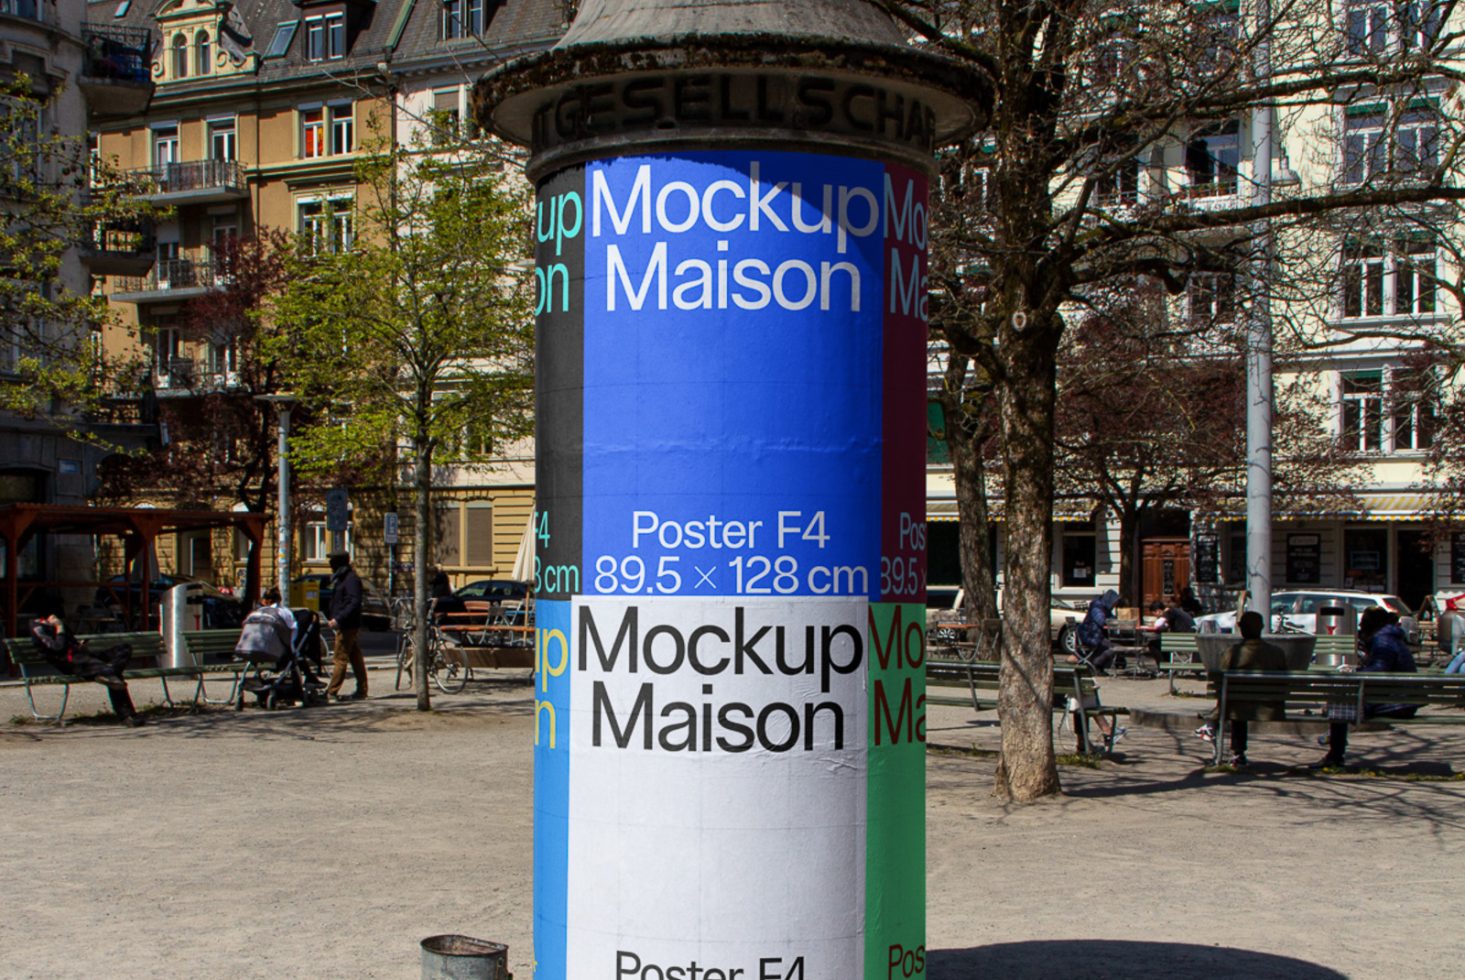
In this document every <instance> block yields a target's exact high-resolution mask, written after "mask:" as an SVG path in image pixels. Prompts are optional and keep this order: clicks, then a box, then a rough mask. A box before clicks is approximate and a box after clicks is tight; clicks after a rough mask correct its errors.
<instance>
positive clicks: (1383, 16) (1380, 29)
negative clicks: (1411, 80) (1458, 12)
mask: <svg viewBox="0 0 1465 980" xmlns="http://www.w3.org/2000/svg"><path fill="white" fill-rule="evenodd" d="M1441 8H1442V4H1441V0H1348V2H1347V7H1346V13H1345V17H1344V32H1345V38H1346V45H1347V49H1348V53H1349V54H1350V55H1354V56H1355V57H1360V58H1362V57H1381V56H1386V55H1392V54H1395V53H1398V52H1400V51H1417V50H1422V49H1426V48H1429V47H1430V46H1431V45H1433V44H1434V43H1435V41H1437V40H1438V39H1439V36H1440V27H1441V24H1442V20H1443V17H1442V9H1441Z"/></svg>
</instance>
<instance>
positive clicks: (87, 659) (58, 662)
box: [31, 612, 146, 728]
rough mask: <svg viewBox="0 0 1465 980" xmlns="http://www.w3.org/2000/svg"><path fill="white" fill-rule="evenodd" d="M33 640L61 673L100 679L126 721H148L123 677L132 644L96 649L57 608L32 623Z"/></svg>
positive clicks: (133, 724) (131, 723)
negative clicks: (76, 633)
mask: <svg viewBox="0 0 1465 980" xmlns="http://www.w3.org/2000/svg"><path fill="white" fill-rule="evenodd" d="M31 642H32V643H34V644H35V645H36V648H37V649H39V650H40V652H41V656H43V657H45V658H46V662H47V663H49V664H50V665H51V666H52V667H55V668H56V669H57V670H59V671H61V673H63V674H71V675H73V676H76V677H82V678H85V679H86V680H89V681H96V682H97V683H98V684H101V685H102V686H103V687H105V688H106V689H107V699H108V700H110V701H111V702H112V711H113V712H114V713H115V714H116V715H117V718H118V720H119V721H121V722H122V724H124V725H127V726H128V727H130V728H136V727H138V726H139V725H142V724H145V723H146V722H145V719H144V718H143V717H142V716H141V715H139V714H138V713H137V709H136V708H135V707H133V704H132V694H131V692H130V691H128V690H127V681H125V680H123V679H122V672H123V671H125V670H126V669H127V662H128V661H129V660H131V659H132V647H131V646H130V645H128V644H126V643H119V644H117V645H116V646H113V647H109V648H107V649H106V650H102V651H100V652H96V653H94V652H92V651H91V650H90V649H89V648H88V647H87V645H86V644H84V643H81V642H80V641H78V640H77V638H76V637H75V636H74V635H73V634H72V632H71V630H69V629H67V628H66V624H65V623H64V622H62V621H61V617H60V616H58V615H56V613H55V612H51V613H49V614H48V615H46V616H43V617H41V618H40V619H37V620H36V621H35V622H33V623H32V624H31Z"/></svg>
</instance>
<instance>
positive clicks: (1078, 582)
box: [1063, 528, 1097, 588]
mask: <svg viewBox="0 0 1465 980" xmlns="http://www.w3.org/2000/svg"><path fill="white" fill-rule="evenodd" d="M1096 555H1097V552H1096V550H1095V546H1094V533H1093V532H1092V531H1084V532H1074V531H1069V530H1068V529H1067V528H1065V529H1064V531H1063V585H1064V586H1065V587H1076V588H1093V585H1094V576H1095V574H1096V573H1097V569H1096V567H1095V557H1096Z"/></svg>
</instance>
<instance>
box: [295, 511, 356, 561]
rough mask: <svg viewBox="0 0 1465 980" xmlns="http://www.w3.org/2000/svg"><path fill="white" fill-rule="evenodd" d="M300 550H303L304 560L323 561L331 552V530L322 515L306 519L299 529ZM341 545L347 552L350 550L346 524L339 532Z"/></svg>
mask: <svg viewBox="0 0 1465 980" xmlns="http://www.w3.org/2000/svg"><path fill="white" fill-rule="evenodd" d="M300 536H301V539H302V540H301V550H302V551H304V552H305V560H306V561H325V560H326V559H327V557H329V555H330V553H331V532H330V531H329V530H327V528H326V522H325V518H324V517H319V518H318V519H316V520H311V521H307V522H306V525H305V527H304V529H303V530H302V531H301V534H300ZM341 538H342V547H343V548H344V549H345V551H346V552H347V553H348V554H349V553H350V552H351V526H350V525H349V524H348V525H347V526H346V530H345V531H343V532H342V534H341Z"/></svg>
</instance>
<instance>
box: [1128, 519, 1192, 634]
mask: <svg viewBox="0 0 1465 980" xmlns="http://www.w3.org/2000/svg"><path fill="white" fill-rule="evenodd" d="M1139 550H1140V591H1141V595H1140V597H1139V598H1140V610H1141V615H1143V614H1144V612H1145V611H1147V610H1148V609H1149V608H1150V603H1152V602H1166V601H1168V600H1169V598H1170V597H1171V596H1172V595H1175V594H1176V593H1178V592H1179V591H1180V590H1181V589H1183V588H1185V587H1186V586H1187V585H1189V584H1190V539H1189V538H1146V539H1145V540H1144V541H1142V542H1140V546H1139Z"/></svg>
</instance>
